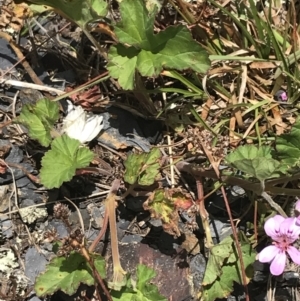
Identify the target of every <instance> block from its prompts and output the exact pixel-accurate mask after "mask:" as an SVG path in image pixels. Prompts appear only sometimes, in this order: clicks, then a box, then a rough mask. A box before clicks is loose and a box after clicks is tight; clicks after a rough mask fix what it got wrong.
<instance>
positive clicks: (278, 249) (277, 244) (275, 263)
mask: <svg viewBox="0 0 300 301" xmlns="http://www.w3.org/2000/svg"><path fill="white" fill-rule="evenodd" d="M264 228H265V231H266V233H267V235H268V236H270V237H271V238H272V240H273V244H272V245H271V246H268V247H266V248H264V249H263V250H262V251H261V252H260V253H259V255H258V260H259V261H260V262H271V265H270V272H271V274H273V275H275V276H278V275H280V274H282V273H283V271H284V268H285V263H286V257H287V256H286V253H288V254H289V256H290V257H291V259H292V260H293V262H295V263H296V264H300V252H299V251H298V250H297V249H296V248H295V247H294V246H293V245H292V244H293V243H294V242H295V240H297V239H298V237H299V234H300V227H299V226H297V225H296V218H292V217H290V218H284V217H282V216H281V215H275V216H274V217H271V218H270V219H268V220H267V221H266V223H265V227H264Z"/></svg>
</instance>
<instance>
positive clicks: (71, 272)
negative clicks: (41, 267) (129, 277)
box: [34, 253, 105, 297]
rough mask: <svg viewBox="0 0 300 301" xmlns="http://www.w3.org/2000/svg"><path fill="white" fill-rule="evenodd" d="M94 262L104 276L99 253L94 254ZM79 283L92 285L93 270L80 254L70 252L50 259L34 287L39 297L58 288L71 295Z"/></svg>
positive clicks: (102, 262)
mask: <svg viewBox="0 0 300 301" xmlns="http://www.w3.org/2000/svg"><path fill="white" fill-rule="evenodd" d="M94 264H95V267H96V269H97V271H98V272H99V274H100V276H101V277H102V278H105V260H104V259H103V258H102V257H101V256H99V255H97V256H94ZM80 283H85V284H87V285H93V284H94V283H95V279H94V276H93V272H92V269H91V267H90V266H89V264H88V263H87V262H86V260H85V258H84V257H83V256H82V255H80V254H78V253H71V254H70V256H68V257H55V258H54V259H52V261H51V262H50V263H49V264H48V265H47V268H46V271H45V272H44V273H43V274H41V275H39V276H38V277H37V279H36V283H35V286H34V289H35V292H36V294H37V295H38V296H39V297H43V296H46V295H52V294H53V293H54V292H56V291H58V290H62V291H63V292H65V293H66V294H68V295H73V294H74V293H76V291H77V289H78V287H79V285H80Z"/></svg>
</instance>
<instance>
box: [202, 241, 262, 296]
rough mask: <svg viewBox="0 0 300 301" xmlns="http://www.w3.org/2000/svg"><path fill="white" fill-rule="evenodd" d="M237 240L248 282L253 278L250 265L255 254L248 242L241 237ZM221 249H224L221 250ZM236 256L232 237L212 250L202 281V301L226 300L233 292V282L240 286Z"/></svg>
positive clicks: (238, 265)
mask: <svg viewBox="0 0 300 301" xmlns="http://www.w3.org/2000/svg"><path fill="white" fill-rule="evenodd" d="M239 240H240V245H241V251H242V257H243V262H244V266H245V273H246V280H247V282H249V281H250V279H251V277H252V276H253V268H252V265H253V263H254V261H255V256H256V254H255V252H254V251H253V250H252V247H251V245H250V243H249V242H248V241H246V240H245V239H243V238H241V236H240V239H239ZM222 247H223V248H224V249H223V250H222ZM214 248H216V250H214ZM217 250H218V252H217V253H216V252H215V251H217ZM237 254H238V253H237V250H236V247H235V244H234V240H233V238H232V236H230V237H227V238H226V239H225V240H223V241H222V242H221V243H220V244H218V245H216V246H214V247H213V248H212V250H211V255H210V257H209V259H208V263H207V268H206V271H205V275H204V280H203V294H202V297H203V300H204V301H214V300H216V299H218V298H226V297H228V295H229V294H230V293H231V292H232V291H233V284H234V282H236V283H239V284H242V275H241V267H240V261H239V257H238V255H237ZM216 264H218V269H216V267H215V265H216ZM207 280H209V281H207Z"/></svg>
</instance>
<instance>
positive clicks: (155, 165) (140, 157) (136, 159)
mask: <svg viewBox="0 0 300 301" xmlns="http://www.w3.org/2000/svg"><path fill="white" fill-rule="evenodd" d="M160 157H161V153H160V150H159V149H158V148H153V149H152V150H151V151H150V152H149V153H142V154H130V155H129V156H128V157H127V159H126V161H125V162H124V165H125V167H126V172H125V175H124V180H125V181H126V182H127V183H129V184H134V183H138V184H139V185H142V186H149V185H152V184H153V183H154V181H155V178H156V176H157V175H158V173H159V168H160V163H159V159H160Z"/></svg>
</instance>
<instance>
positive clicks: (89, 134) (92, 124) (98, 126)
mask: <svg viewBox="0 0 300 301" xmlns="http://www.w3.org/2000/svg"><path fill="white" fill-rule="evenodd" d="M102 120H103V117H102V116H96V115H94V116H90V117H89V118H88V119H87V121H86V124H85V126H84V129H83V131H82V137H81V139H82V140H83V141H84V142H89V141H91V140H93V139H94V138H95V137H96V136H97V135H98V134H99V132H100V131H101V130H102V128H103V124H102Z"/></svg>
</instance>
